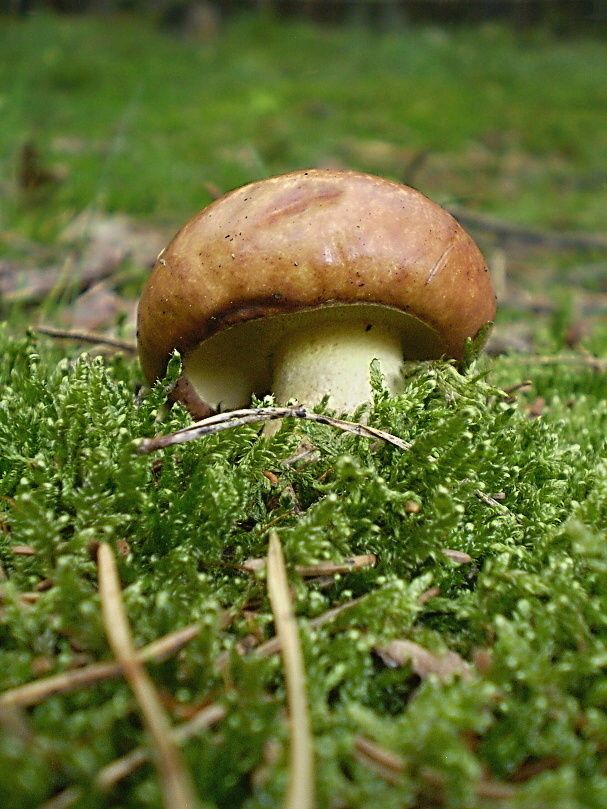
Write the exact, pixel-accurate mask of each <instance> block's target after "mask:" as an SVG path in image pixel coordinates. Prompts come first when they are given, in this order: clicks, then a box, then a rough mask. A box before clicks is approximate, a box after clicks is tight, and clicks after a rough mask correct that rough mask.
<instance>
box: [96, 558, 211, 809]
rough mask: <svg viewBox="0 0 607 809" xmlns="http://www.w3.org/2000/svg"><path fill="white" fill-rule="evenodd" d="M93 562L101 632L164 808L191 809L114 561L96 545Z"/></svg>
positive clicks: (187, 782)
mask: <svg viewBox="0 0 607 809" xmlns="http://www.w3.org/2000/svg"><path fill="white" fill-rule="evenodd" d="M97 562H98V568H99V594H100V597H101V608H102V615H103V623H104V626H105V631H106V634H107V637H108V641H109V643H110V646H111V647H112V650H113V652H114V654H115V655H116V657H117V658H118V660H119V661H120V663H121V665H122V668H123V671H124V674H125V677H126V679H127V680H128V683H129V685H130V686H131V689H132V690H133V693H134V694H135V697H136V699H137V703H138V704H139V708H140V710H141V713H142V715H143V719H144V722H145V725H146V728H147V731H148V734H149V737H150V743H151V746H152V753H153V756H154V759H155V763H156V767H157V769H158V772H159V775H160V781H161V785H162V792H163V795H164V802H165V807H166V809H193V808H194V807H196V806H199V802H198V799H197V798H196V795H195V792H194V787H193V784H192V781H191V777H190V774H189V773H188V770H187V769H186V767H185V764H184V762H183V759H182V757H181V753H180V751H179V748H178V747H177V745H176V744H175V742H174V740H173V738H172V727H171V724H170V722H169V719H168V717H167V715H166V714H165V712H164V709H163V707H162V704H161V702H160V699H159V697H158V694H157V692H156V689H155V687H154V684H153V682H152V680H151V678H150V677H149V676H148V674H147V672H146V670H145V669H144V668H143V665H142V663H141V661H140V660H139V659H138V657H137V652H136V649H135V647H134V645H133V640H132V637H131V631H130V627H129V624H128V619H127V616H126V612H125V610H124V606H123V603H122V596H121V591H120V580H119V577H118V569H117V567H116V560H115V558H114V554H113V552H112V550H111V548H110V546H109V545H108V544H107V543H101V545H100V546H99V551H98V554H97Z"/></svg>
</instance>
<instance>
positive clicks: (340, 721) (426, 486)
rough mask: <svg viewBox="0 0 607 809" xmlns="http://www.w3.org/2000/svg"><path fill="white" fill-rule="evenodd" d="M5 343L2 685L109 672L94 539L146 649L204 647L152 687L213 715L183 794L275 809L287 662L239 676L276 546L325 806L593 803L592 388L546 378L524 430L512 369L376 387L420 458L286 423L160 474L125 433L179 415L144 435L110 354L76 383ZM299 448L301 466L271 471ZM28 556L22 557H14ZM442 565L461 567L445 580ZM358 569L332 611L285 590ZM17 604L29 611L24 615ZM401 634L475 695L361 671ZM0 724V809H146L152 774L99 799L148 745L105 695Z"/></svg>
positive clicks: (597, 513) (601, 424) (316, 589)
mask: <svg viewBox="0 0 607 809" xmlns="http://www.w3.org/2000/svg"><path fill="white" fill-rule="evenodd" d="M1 339H2V346H1V348H0V357H1V360H0V374H1V377H2V379H1V380H0V383H1V388H0V389H1V391H2V393H1V398H0V472H1V475H0V515H1V517H0V519H1V525H2V534H1V535H0V561H1V564H2V569H3V571H4V577H5V579H4V581H3V582H2V584H1V588H2V608H1V612H0V684H1V685H0V687H2V688H3V689H7V688H10V687H13V686H16V685H19V684H22V683H25V682H28V681H30V680H31V679H33V678H34V677H35V676H36V673H37V672H39V671H40V670H41V669H40V666H41V665H43V664H44V666H45V670H48V671H49V672H51V673H53V672H60V671H65V670H68V669H69V668H70V666H73V665H74V664H75V663H77V662H78V661H79V660H81V658H82V656H83V655H85V657H86V659H87V660H90V661H93V660H107V659H111V652H110V650H109V648H108V643H107V640H106V638H105V636H104V632H103V628H102V625H101V619H100V608H99V600H98V595H97V572H96V566H95V563H94V561H93V556H92V555H91V553H92V545H91V543H94V542H96V541H99V540H106V541H109V542H110V543H111V544H112V545H113V546H114V547H115V548H117V549H120V548H121V549H122V551H123V553H122V555H120V554H119V555H118V558H119V562H120V573H121V577H122V580H123V584H124V587H125V589H124V600H125V605H126V608H127V611H128V613H129V617H130V620H131V622H132V626H133V631H134V634H135V638H136V641H137V643H138V644H144V643H147V642H150V641H152V640H154V639H155V638H157V637H160V636H161V635H163V634H165V633H168V632H170V631H172V630H174V629H177V628H179V627H181V626H185V625H186V624H188V623H191V622H198V623H199V624H200V626H201V632H200V635H199V636H198V637H197V638H196V639H195V640H194V641H192V642H191V643H190V644H188V645H187V646H186V648H185V649H184V650H183V651H182V652H181V653H180V654H179V656H177V657H172V658H170V659H169V660H167V661H165V662H163V663H157V664H153V665H151V666H150V671H151V674H152V676H153V678H154V680H155V681H156V683H157V685H158V687H159V688H160V689H161V690H162V692H163V693H164V694H165V695H167V700H168V703H167V704H169V705H170V706H171V707H170V711H171V713H172V715H173V719H174V721H176V722H177V721H179V716H180V709H181V708H183V710H185V711H187V710H190V708H191V706H194V705H199V704H204V702H205V701H207V700H211V701H212V700H219V701H220V702H222V703H223V704H224V705H225V707H226V709H227V718H226V719H225V720H224V721H223V722H222V723H221V724H220V725H219V726H218V727H217V729H215V730H208V731H204V732H201V733H200V734H199V736H198V737H197V738H195V739H193V740H192V741H190V742H188V744H187V745H186V748H185V752H186V756H187V760H188V762H189V765H190V766H191V769H192V772H193V773H194V777H195V779H196V782H197V787H198V789H199V791H200V794H201V795H202V796H203V797H204V798H205V799H206V800H207V801H208V805H209V806H218V807H224V806H225V807H227V806H231V807H236V806H243V807H247V809H250V808H251V807H258V806H259V807H261V806H267V805H276V804H277V803H279V802H280V800H281V796H282V793H283V790H284V786H285V779H286V766H287V757H286V745H287V743H288V729H287V726H286V724H285V723H284V721H283V719H282V711H283V708H284V699H285V696H284V686H283V677H282V669H281V665H280V659H279V658H278V657H273V658H268V659H264V658H260V657H257V656H256V655H255V653H250V654H248V655H246V656H245V657H243V658H241V657H239V656H238V655H236V654H235V652H234V650H235V648H236V645H237V644H238V643H239V642H241V641H242V640H243V638H245V637H246V636H248V635H249V634H250V633H251V631H254V632H256V633H257V634H258V635H260V636H261V637H266V638H269V637H271V636H272V634H273V629H272V619H271V614H270V611H269V603H268V599H267V595H266V588H265V583H264V577H263V574H255V575H254V574H251V573H247V572H246V571H244V570H243V569H242V568H240V565H241V564H242V562H244V561H245V560H246V559H248V558H251V557H260V556H263V555H264V554H265V551H266V546H267V540H268V532H269V530H270V528H271V527H273V528H274V529H275V530H278V531H279V534H280V537H281V540H282V542H283V545H284V548H285V554H286V558H287V563H288V566H289V569H290V572H291V576H292V583H293V587H294V593H295V607H296V610H297V613H298V615H299V621H300V627H301V632H302V638H303V644H304V652H305V660H306V669H307V676H308V691H309V699H310V710H311V715H312V723H313V729H314V738H315V745H316V751H317V767H318V773H317V779H318V792H319V801H320V804H319V805H326V806H329V805H342V804H343V805H348V806H352V807H369V806H372V805H377V803H378V802H381V805H382V806H388V807H389V806H394V807H396V806H399V807H400V806H412V807H413V806H418V805H424V806H425V805H441V806H447V807H461V806H466V807H479V808H480V807H484V806H487V805H490V803H491V802H490V801H489V799H488V798H487V797H486V794H488V792H487V786H486V785H487V784H489V785H490V786H491V785H492V784H495V783H496V782H498V786H499V787H500V789H502V790H506V791H505V792H504V795H505V796H506V797H503V798H502V799H501V800H500V805H502V806H504V807H512V808H513V809H514V807H517V809H519V808H521V807H522V808H524V809H537V807H539V806H562V807H578V806H579V807H599V806H602V805H603V795H604V789H605V788H606V787H607V783H605V775H604V767H605V761H604V743H603V740H604V736H605V730H606V726H607V714H606V711H607V686H606V684H605V683H606V680H605V668H606V667H607V619H606V618H605V616H606V615H607V585H606V581H607V579H606V575H607V542H606V541H605V517H606V514H607V469H606V467H605V462H604V455H605V441H606V439H605V435H606V429H605V427H606V421H607V408H606V407H605V405H604V402H603V400H602V389H601V390H597V393H596V395H592V394H591V393H585V394H581V393H580V390H581V389H582V387H584V384H583V380H584V378H585V375H586V374H587V373H588V372H587V371H585V370H583V369H582V370H576V369H575V368H573V367H567V366H564V367H558V366H557V367H554V368H552V369H551V370H550V371H548V370H546V369H544V370H543V371H542V372H540V373H539V374H538V384H545V394H546V395H547V399H548V401H547V404H546V407H545V409H544V412H543V414H542V416H540V417H539V418H536V419H531V418H529V417H528V415H527V412H526V410H525V408H524V404H525V402H524V398H521V400H520V401H518V402H509V401H508V400H507V397H506V396H505V395H504V394H503V393H502V392H501V391H500V390H499V388H496V387H494V386H493V384H492V383H491V379H505V378H506V377H507V376H508V375H509V374H511V373H512V364H511V363H509V361H507V360H503V361H501V363H500V361H497V363H496V364H494V365H493V367H490V366H488V365H486V368H485V371H484V373H483V374H482V375H479V373H478V371H479V367H478V366H475V365H474V364H473V366H472V367H471V369H470V371H469V372H468V374H467V375H465V376H462V375H460V374H459V373H458V372H457V371H456V370H455V369H454V368H453V367H451V366H449V365H443V364H440V363H431V364H420V366H419V367H418V368H416V369H415V370H414V371H413V372H412V375H411V376H410V377H409V379H408V385H407V390H406V392H405V393H404V394H403V395H402V396H400V397H396V398H390V397H389V396H388V395H387V394H386V392H385V391H384V390H383V389H382V388H381V385H380V382H379V380H377V378H376V379H375V387H376V392H375V403H374V407H373V409H372V411H371V413H370V423H371V424H373V425H374V426H377V427H379V428H381V429H384V430H389V431H390V432H393V433H395V434H397V435H399V436H401V437H402V438H404V439H406V440H407V441H410V442H411V443H412V445H413V446H412V449H411V450H410V451H408V452H404V451H402V450H400V449H397V448H395V447H391V446H388V445H376V444H374V443H373V442H370V441H369V440H368V439H364V438H360V437H356V436H351V435H342V434H340V433H337V432H335V431H333V430H331V428H330V427H327V426H323V425H319V424H313V423H304V424H298V425H294V424H292V423H289V422H286V423H285V424H284V425H283V427H282V429H281V431H280V432H279V433H278V434H277V435H276V436H275V437H274V438H272V439H270V440H266V439H264V438H262V437H260V436H259V431H258V429H257V428H256V427H244V428H237V429H233V430H230V431H226V432H224V433H221V434H219V435H217V436H214V437H209V438H206V439H203V440H199V441H195V442H192V443H189V444H184V445H180V446H177V447H174V448H171V449H168V450H165V451H163V452H160V453H156V454H155V456H153V457H150V456H141V455H137V454H135V453H134V451H133V443H132V442H133V439H134V438H135V437H138V436H143V435H152V434H154V433H155V432H156V431H157V430H160V429H162V430H166V431H168V430H170V429H175V428H176V427H178V426H181V425H183V424H185V423H187V417H186V415H185V414H184V413H183V412H182V411H180V410H179V409H174V410H173V411H172V412H171V413H170V415H169V416H168V419H167V420H166V421H165V422H164V423H161V422H159V421H158V420H157V418H156V417H157V414H158V412H159V408H160V407H161V405H162V403H163V402H164V399H165V396H166V385H165V384H162V383H161V384H159V385H158V386H157V387H156V388H155V390H154V391H153V392H151V393H149V394H147V395H146V396H144V397H143V398H140V399H139V400H138V399H137V398H136V396H135V382H136V378H137V377H136V374H137V370H136V368H134V367H131V365H130V364H127V363H125V362H124V361H123V360H122V359H120V358H116V359H115V360H113V361H110V362H108V363H104V362H102V361H101V360H99V359H91V358H89V357H87V356H80V357H78V358H73V359H66V358H64V357H61V356H60V355H59V354H58V353H57V352H56V350H55V349H53V348H52V347H51V346H50V345H49V344H48V343H47V342H46V341H44V340H42V339H40V338H33V337H28V338H23V339H16V338H11V337H9V336H8V334H7V333H6V330H4V331H3V332H2V336H1ZM482 362H483V363H485V364H487V363H488V361H487V360H483V361H482ZM177 370H178V368H177V367H175V365H174V364H173V365H172V367H171V371H170V373H171V374H172V375H173V376H174V375H175V373H177ZM519 372H520V369H519ZM487 373H488V374H489V376H487ZM542 374H544V376H542ZM542 379H543V380H544V382H542V381H541V380H542ZM556 390H558V391H559V394H558V395H556V393H554V391H556ZM550 391H553V393H552V395H551V396H550V395H549V394H550ZM521 396H523V395H521ZM565 400H566V402H565V403H563V402H564V401H565ZM302 433H307V434H308V437H309V440H311V441H312V442H313V443H314V445H315V446H316V447H317V449H318V453H317V455H316V456H314V457H313V458H312V459H307V461H301V462H298V463H295V464H289V465H285V460H287V459H288V458H289V457H290V456H291V455H292V454H293V453H294V452H295V450H296V448H297V446H298V444H299V442H300V440H301V436H302ZM268 471H269V472H273V473H274V475H277V476H278V478H279V485H278V486H275V485H273V484H272V483H271V482H270V480H269V479H268V477H267V476H264V474H263V473H264V472H268ZM499 493H502V494H503V499H501V500H499V501H498V502H495V501H493V504H492V501H490V500H487V497H486V496H487V495H488V496H492V495H496V494H497V495H499V496H502V495H500V494H499ZM411 503H415V504H416V507H415V508H411ZM120 543H128V549H129V553H128V555H126V556H125V555H124V547H125V546H124V544H122V545H120ZM20 545H27V546H29V547H30V548H31V549H32V551H33V553H32V554H31V555H23V554H20V553H15V551H14V548H15V547H16V546H20ZM444 549H450V550H456V551H460V552H462V553H466V554H468V555H469V556H470V558H471V560H472V561H471V562H470V563H468V564H456V563H455V562H454V561H453V560H452V559H450V558H449V557H448V556H446V555H445V554H444V553H443V550H444ZM364 553H374V554H376V555H377V564H376V566H375V567H373V568H365V569H362V570H360V571H353V572H351V573H349V574H341V575H338V576H334V577H333V580H332V581H331V582H329V586H328V587H327V586H326V585H323V583H322V581H320V582H316V581H315V580H314V579H312V580H304V579H302V578H301V577H299V576H298V575H297V574H296V573H295V570H294V568H295V565H298V564H304V565H310V564H314V563H316V562H321V561H325V560H341V559H343V558H344V557H349V556H352V555H355V554H364ZM41 582H43V583H44V584H41ZM431 588H436V590H433V591H432V593H431V594H433V597H429V598H428V597H426V595H424V594H427V593H428V592H429V591H430V589H431ZM31 592H38V597H37V599H36V600H35V601H33V603H30V602H23V600H22V598H21V595H22V594H23V593H31ZM420 596H423V597H421V598H420ZM352 599H358V601H356V603H353V604H352V605H351V606H349V608H348V609H347V610H345V611H344V612H342V613H341V614H340V615H339V616H337V617H336V618H335V619H334V620H332V621H330V622H329V623H327V624H325V625H323V626H321V627H317V628H314V626H313V624H312V623H311V621H313V619H314V618H316V617H318V616H320V615H322V614H323V613H324V612H326V611H327V610H329V609H331V608H332V607H334V606H336V605H340V604H347V603H349V602H350V601H351V600H352ZM395 638H408V639H411V640H414V641H416V642H417V643H420V644H421V645H422V646H425V647H426V648H428V649H431V650H434V651H436V652H440V651H441V650H442V651H444V650H447V649H450V650H452V651H457V652H458V653H459V654H460V655H461V656H462V657H463V658H464V659H466V660H467V661H469V662H471V663H472V665H473V668H472V671H473V676H472V678H471V679H470V680H467V679H454V680H452V681H451V682H447V683H444V684H441V683H440V682H439V681H438V680H435V679H434V678H432V677H431V678H430V679H427V680H422V681H420V678H419V677H418V676H417V675H415V674H414V673H413V672H412V670H411V668H410V667H409V666H405V667H404V668H396V669H389V668H386V666H385V664H384V663H382V662H381V660H380V659H379V658H377V657H376V656H375V654H374V652H373V648H374V646H375V645H376V644H377V643H379V642H382V643H385V642H388V641H390V640H392V639H395ZM224 652H227V653H228V664H227V669H226V668H225V664H224V667H222V668H219V667H218V661H219V660H220V659H222V658H221V655H222V653H224ZM479 655H480V657H479ZM480 658H482V659H484V661H485V663H484V664H483V665H481V664H480V663H479V664H478V665H479V668H476V667H475V664H474V661H478V660H479V659H480ZM168 695H170V699H169V697H168ZM0 719H1V720H2V723H3V733H2V735H1V736H0V739H1V741H0V775H1V778H2V782H3V783H4V784H5V787H4V805H5V806H9V807H15V809H21V808H23V809H25V808H26V807H30V806H33V805H37V804H38V803H41V802H43V801H44V800H48V799H49V798H51V797H52V796H53V795H54V794H56V793H58V792H59V791H60V790H61V789H62V788H64V787H67V786H70V785H74V784H76V785H78V784H80V785H82V786H83V787H84V789H85V790H86V795H87V800H88V801H89V802H88V803H81V804H79V805H82V806H84V805H86V806H93V805H95V806H99V807H105V806H112V805H116V801H119V803H120V805H121V806H124V807H128V806H139V805H148V806H160V805H161V798H160V794H159V791H158V787H157V781H156V777H155V775H154V772H153V770H152V768H151V767H143V768H140V769H139V770H137V771H136V772H135V773H134V774H133V775H132V776H130V777H129V778H128V779H127V780H126V781H124V782H123V783H121V784H120V785H119V786H118V787H116V788H115V789H114V790H113V791H112V792H111V793H110V794H108V795H103V794H97V793H96V792H95V790H94V789H93V788H92V786H91V784H92V779H93V778H94V775H95V773H96V772H97V771H98V770H99V769H100V768H101V767H103V766H104V765H106V764H108V763H109V762H110V761H112V760H113V759H114V758H116V757H118V756H120V755H123V754H124V753H126V752H128V750H130V749H132V748H133V747H135V746H137V745H138V744H141V743H142V742H143V741H144V735H143V731H142V727H141V721H140V719H139V718H138V713H137V708H136V705H135V703H134V701H133V698H132V696H131V695H130V693H129V691H128V688H127V687H126V685H125V684H124V683H123V682H121V681H120V680H119V679H114V680H108V681H107V682H104V683H103V684H101V685H97V686H95V687H89V688H85V689H81V690H79V691H76V692H74V693H71V694H65V695H58V696H55V697H52V698H49V699H47V700H46V701H45V702H43V703H42V704H40V705H38V706H35V707H32V708H28V709H27V711H26V712H25V713H23V714H22V715H21V717H20V719H19V721H18V722H17V723H15V720H14V718H13V719H11V718H10V716H8V715H5V714H2V717H0ZM23 723H25V727H27V735H26V736H25V737H24V736H23V727H24V724H23ZM361 736H364V737H366V738H367V739H369V740H371V741H373V742H375V743H376V744H379V745H381V746H382V747H384V748H385V749H387V750H389V751H390V752H392V753H394V754H396V755H398V756H400V757H401V758H402V760H403V761H404V762H405V768H404V770H403V771H402V772H401V773H400V774H396V775H393V776H391V778H389V779H388V780H386V779H385V778H383V777H382V776H381V775H380V774H378V773H377V772H376V770H375V769H374V768H373V767H372V766H370V765H369V764H365V763H364V759H363V758H361V756H359V755H357V754H356V752H355V747H356V739H357V738H359V737H361ZM270 751H273V752H271V753H270ZM91 790H92V792H91Z"/></svg>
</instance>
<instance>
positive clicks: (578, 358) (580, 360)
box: [501, 352, 607, 371]
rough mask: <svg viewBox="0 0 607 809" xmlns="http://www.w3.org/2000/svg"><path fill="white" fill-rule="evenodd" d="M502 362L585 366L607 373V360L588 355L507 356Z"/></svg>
mask: <svg viewBox="0 0 607 809" xmlns="http://www.w3.org/2000/svg"><path fill="white" fill-rule="evenodd" d="M501 360H516V362H519V363H525V362H526V363H531V364H533V365H585V366H587V367H588V368H592V369H593V370H594V371H607V359H602V358H601V357H591V356H589V355H586V354H556V355H554V356H543V355H540V354H525V353H520V352H519V353H516V354H505V355H504V356H503V357H501Z"/></svg>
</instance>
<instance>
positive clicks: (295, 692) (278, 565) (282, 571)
mask: <svg viewBox="0 0 607 809" xmlns="http://www.w3.org/2000/svg"><path fill="white" fill-rule="evenodd" d="M268 591H269V595H270V602H271V604H272V612H273V614H274V624H275V627H276V634H277V636H278V638H279V640H280V644H281V652H282V658H283V662H284V672H285V675H284V676H285V686H286V690H287V701H288V703H289V712H290V725H291V747H290V756H289V759H290V761H289V787H288V790H287V796H286V800H285V804H284V807H285V809H312V807H313V806H314V791H315V790H314V753H313V747H312V732H311V728H310V714H309V711H308V702H307V697H306V675H305V667H304V660H303V654H302V651H301V644H300V641H299V634H298V631H297V624H296V622H295V615H294V613H293V606H292V604H291V594H290V591H289V582H288V579H287V571H286V568H285V561H284V556H283V552H282V547H281V544H280V540H279V539H278V535H277V534H276V533H274V532H273V533H272V534H270V545H269V549H268Z"/></svg>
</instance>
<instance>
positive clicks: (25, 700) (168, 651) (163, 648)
mask: <svg viewBox="0 0 607 809" xmlns="http://www.w3.org/2000/svg"><path fill="white" fill-rule="evenodd" d="M199 633H200V626H198V624H190V625H189V626H185V627H183V628H182V629H178V630H177V631H176V632H171V633H170V634H168V635H165V636H164V637H162V638H158V640H155V641H153V642H152V643H150V644H148V645H147V646H144V647H142V648H141V649H138V650H137V657H138V658H139V660H140V661H142V662H144V661H148V660H163V659H164V658H165V657H168V656H169V655H172V654H174V653H175V652H178V651H179V650H180V649H182V648H183V647H184V646H185V644H186V643H189V642H190V641H191V640H192V639H193V638H195V637H196V635H198V634H199ZM122 673H123V671H122V664H121V663H120V662H119V661H116V660H113V661H111V662H108V663H94V664H92V665H90V666H86V667H85V668H82V669H76V670H74V671H68V672H63V673H62V674H55V675H53V676H51V677H44V678H43V679H40V680H35V681H34V682H31V683H27V684H26V685H20V686H18V687H17V688H11V689H10V691H5V692H4V693H3V694H0V705H21V706H22V707H28V706H30V705H38V704H39V703H40V702H43V701H44V700H45V699H48V698H49V697H52V696H54V695H55V694H62V693H65V692H67V691H74V690H75V689H77V688H82V687H86V686H88V685H92V684H93V683H97V682H100V681H101V680H107V679H109V678H110V677H118V676H120V675H121V674H122Z"/></svg>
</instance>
